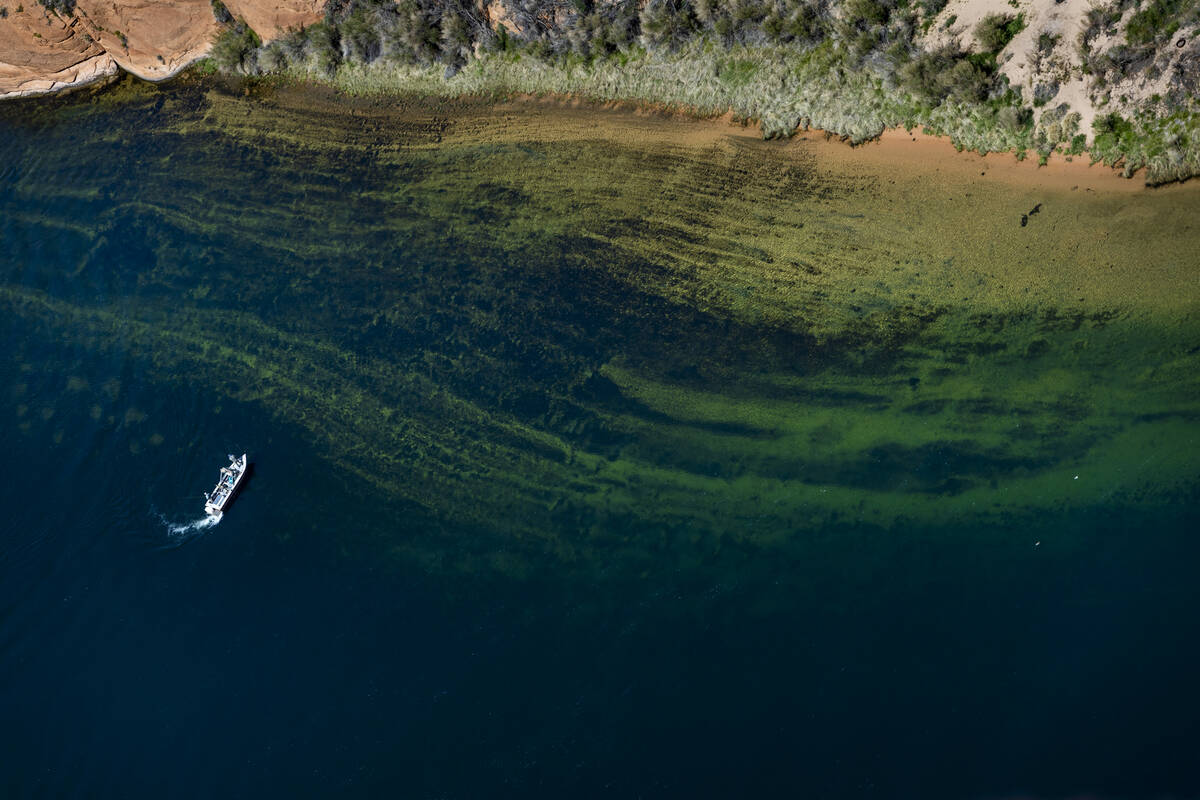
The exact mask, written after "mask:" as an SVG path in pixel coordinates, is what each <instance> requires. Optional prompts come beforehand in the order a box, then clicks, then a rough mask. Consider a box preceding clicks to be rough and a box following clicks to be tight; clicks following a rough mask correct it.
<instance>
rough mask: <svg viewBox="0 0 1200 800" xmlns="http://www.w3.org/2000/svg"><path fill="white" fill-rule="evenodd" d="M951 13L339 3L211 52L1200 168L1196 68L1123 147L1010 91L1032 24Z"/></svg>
mask: <svg viewBox="0 0 1200 800" xmlns="http://www.w3.org/2000/svg"><path fill="white" fill-rule="evenodd" d="M1119 2H1127V0H1119ZM1185 5H1188V4H1187V3H1184V2H1183V0H1178V2H1176V0H1170V2H1168V1H1167V0H1161V2H1159V3H1158V4H1157V5H1154V6H1147V7H1146V9H1143V10H1142V11H1139V12H1138V14H1150V15H1159V16H1161V15H1163V14H1167V15H1170V14H1176V15H1177V16H1180V18H1181V19H1185V20H1186V19H1191V16H1194V9H1193V8H1192V7H1191V6H1188V8H1183V6H1185ZM1193 5H1194V4H1193ZM1160 6H1161V9H1159V7H1160ZM1177 6H1178V8H1177ZM943 7H944V3H938V2H932V3H923V4H909V3H908V2H905V1H904V0H845V2H836V0H835V1H832V2H831V0H726V1H724V2H718V0H648V2H645V3H640V2H637V0H617V1H616V2H596V0H514V2H509V3H505V4H500V3H490V4H485V3H482V2H476V1H475V0H331V2H330V3H329V4H328V6H327V8H326V13H325V19H324V20H323V21H322V22H320V23H318V24H315V25H312V26H309V27H307V28H304V29H300V30H292V31H290V32H289V33H288V34H287V35H285V36H283V37H281V38H279V39H276V40H275V41H272V42H270V43H268V44H266V45H263V44H261V43H259V42H258V41H257V40H256V38H255V37H254V36H253V34H252V32H248V31H247V30H246V29H245V26H244V24H243V23H241V22H240V21H233V20H230V21H229V22H228V26H227V29H226V31H225V32H224V33H223V34H222V35H221V37H220V39H219V40H218V44H217V47H216V48H215V49H214V53H213V59H214V61H215V62H216V64H217V66H218V67H220V68H221V69H223V70H225V71H228V72H234V73H237V74H243V75H251V76H254V75H263V74H289V75H299V76H308V77H318V78H320V79H322V80H330V81H332V82H333V83H334V84H335V85H338V86H340V87H341V88H343V89H347V90H351V91H366V92H373V91H390V92H396V91H399V92H404V91H416V92H420V93H424V94H432V95H442V96H455V95H463V94H477V93H486V94H506V93H513V92H528V93H547V92H562V93H572V94H578V95H582V96H587V97H592V98H595V99H601V100H612V99H620V100H634V101H645V102H654V103H666V104H675V105H680V106H684V107H689V108H694V109H696V110H699V111H701V112H705V113H710V112H716V113H720V112H724V111H733V112H734V113H735V114H737V115H739V116H742V117H744V118H752V119H756V120H758V121H760V122H761V124H762V126H763V133H764V135H765V136H767V137H776V136H789V135H791V134H792V133H793V132H794V131H795V130H797V129H798V128H804V127H817V128H822V129H825V130H828V131H831V132H833V133H835V134H838V135H842V136H845V137H847V138H848V139H849V140H850V141H852V142H861V141H865V140H868V139H871V138H873V137H875V136H877V135H879V134H880V133H881V132H882V131H883V130H884V129H885V128H888V127H899V126H903V127H907V128H912V127H914V126H925V127H926V128H928V129H930V130H931V131H932V132H935V133H940V134H946V135H949V136H951V137H953V138H954V140H955V142H956V143H957V144H958V145H959V146H961V147H965V148H969V149H973V150H979V151H981V152H988V151H1013V152H1016V153H1018V154H1021V155H1023V154H1025V153H1026V152H1029V151H1032V152H1035V153H1037V154H1038V155H1039V156H1040V157H1041V158H1043V159H1044V158H1045V157H1047V156H1048V155H1050V154H1051V153H1054V152H1061V153H1066V154H1071V155H1078V154H1081V153H1082V152H1083V151H1084V148H1086V147H1087V146H1088V145H1089V144H1090V143H1091V141H1092V139H1093V138H1095V139H1096V140H1097V141H1098V142H1099V143H1098V144H1097V145H1095V146H1092V147H1091V157H1092V158H1093V160H1103V161H1104V162H1105V163H1109V164H1119V165H1121V166H1123V167H1124V168H1125V171H1126V174H1132V173H1133V172H1135V171H1136V170H1138V169H1140V168H1143V167H1145V168H1146V169H1147V180H1148V181H1150V182H1161V181H1165V180H1174V179H1179V178H1184V177H1187V176H1189V175H1192V174H1196V173H1198V172H1200V123H1198V119H1200V116H1198V115H1197V113H1196V109H1195V108H1193V106H1194V101H1193V96H1194V95H1195V94H1196V90H1197V88H1198V87H1200V73H1198V74H1196V75H1192V74H1191V72H1188V71H1187V70H1186V69H1185V68H1183V67H1180V68H1179V69H1177V70H1176V71H1175V72H1173V73H1172V76H1173V81H1174V84H1172V85H1173V86H1174V85H1175V84H1179V86H1177V87H1175V90H1174V92H1175V93H1174V94H1168V95H1166V96H1165V99H1163V101H1162V102H1160V103H1159V104H1158V105H1157V106H1156V107H1155V108H1147V109H1146V110H1145V112H1144V113H1136V114H1127V116H1129V117H1130V118H1129V119H1128V124H1129V126H1130V127H1129V130H1128V132H1127V133H1126V135H1123V136H1118V137H1116V138H1113V137H1109V136H1108V133H1109V128H1111V125H1109V124H1108V123H1107V122H1105V123H1104V125H1105V126H1107V127H1106V128H1105V129H1104V130H1100V129H1097V130H1095V131H1093V130H1088V129H1087V128H1086V127H1084V126H1083V125H1082V123H1081V119H1080V115H1079V114H1078V113H1074V112H1073V111H1071V110H1070V109H1069V108H1068V107H1066V106H1063V105H1061V104H1060V105H1057V106H1055V105H1053V104H1052V103H1050V101H1051V99H1052V98H1053V96H1054V95H1055V94H1056V92H1057V88H1058V87H1057V84H1054V83H1049V84H1046V85H1041V86H1039V87H1037V89H1038V90H1039V91H1041V92H1042V93H1041V94H1039V91H1034V92H1030V93H1028V94H1029V95H1030V96H1023V95H1022V92H1021V91H1020V89H1019V88H1016V87H1012V86H1010V85H1009V81H1008V78H1007V77H1006V76H1005V75H1004V73H1003V71H1002V70H1001V69H1000V63H1001V58H1000V55H1001V53H1002V51H1004V49H1005V48H1006V47H1007V46H1008V45H1009V44H1010V42H1012V41H1013V39H1014V37H1016V36H1017V35H1018V34H1019V33H1020V32H1021V31H1022V29H1023V28H1024V27H1025V26H1026V20H1025V16H1024V14H998V15H991V16H988V17H986V18H985V19H984V20H983V21H982V22H980V23H979V24H978V25H977V26H976V29H975V37H976V39H977V40H978V41H979V48H980V49H979V52H972V50H971V49H970V48H969V47H967V46H965V45H964V44H963V43H962V42H960V41H959V40H958V39H954V38H951V39H950V40H949V41H948V42H947V41H942V43H941V44H933V43H932V41H933V40H930V41H926V40H925V39H924V38H923V33H924V32H927V31H928V30H929V28H930V25H931V23H932V21H933V18H934V17H935V16H936V15H937V14H938V13H939V12H940V11H941V10H942V8H943ZM1154 9H1159V10H1158V11H1154ZM1114 13H1115V14H1116V15H1117V18H1119V16H1120V9H1119V7H1118V8H1117V11H1115V12H1114V11H1111V10H1104V9H1097V10H1093V12H1091V14H1092V16H1091V17H1089V20H1091V25H1090V27H1089V29H1088V30H1087V31H1085V33H1084V36H1083V37H1082V39H1081V43H1080V47H1081V52H1083V51H1088V49H1089V48H1090V47H1091V46H1092V44H1093V43H1094V41H1095V40H1096V37H1097V36H1098V35H1099V34H1100V33H1101V32H1102V31H1105V30H1109V29H1111V28H1112V27H1113V26H1114V25H1115V24H1116V18H1114V17H1113V14H1114ZM1189 15H1191V16H1189ZM1138 18H1139V17H1138V15H1134V19H1138ZM1155 19H1158V17H1157V16H1156V17H1155ZM949 22H950V21H947V23H949ZM1156 24H1157V23H1156ZM1176 28H1178V26H1176ZM1139 30H1140V28H1138V27H1136V26H1135V27H1133V28H1132V29H1131V30H1130V32H1129V36H1130V37H1131V38H1130V41H1131V42H1132V41H1135V40H1137V41H1141V38H1140V37H1141V34H1139V33H1138V31H1139ZM1158 38H1159V39H1161V38H1162V37H1161V36H1160V37H1158ZM1156 41H1157V40H1156ZM1057 45H1058V37H1055V36H1053V35H1050V34H1043V36H1042V37H1040V38H1039V39H1038V41H1037V44H1036V47H1035V52H1034V53H1032V54H1031V56H1033V57H1036V58H1039V59H1041V58H1046V57H1047V56H1048V54H1049V52H1050V51H1052V50H1053V49H1054V47H1055V46H1057ZM1063 46H1064V47H1065V46H1066V45H1063ZM1141 46H1142V48H1143V50H1145V49H1146V48H1152V47H1153V43H1150V44H1145V43H1143V44H1142V45H1141ZM1122 47H1124V46H1122ZM1126 50H1128V48H1126ZM1122 52H1124V51H1122V50H1121V48H1120V47H1118V48H1115V49H1112V48H1110V49H1108V50H1105V51H1104V53H1103V54H1099V53H1097V54H1093V55H1092V56H1090V57H1088V56H1086V55H1085V68H1088V69H1091V70H1092V71H1093V73H1094V74H1095V75H1096V76H1097V80H1098V81H1103V80H1105V77H1104V76H1105V75H1106V74H1108V72H1110V71H1111V70H1112V69H1114V68H1115V67H1114V66H1113V64H1114V63H1116V62H1120V60H1121V59H1122V58H1125V56H1123V55H1122ZM1006 55H1010V56H1011V53H1009V54H1006ZM1105 59H1107V61H1105ZM1114 59H1115V61H1114ZM1125 66H1126V67H1128V65H1125ZM1193 72H1195V71H1194V70H1193ZM1110 77H1111V76H1110ZM1193 84H1194V85H1193ZM1043 107H1044V109H1043ZM1038 109H1043V110H1041V111H1039V110H1038ZM1112 113H1116V112H1114V111H1111V110H1110V111H1106V112H1105V115H1106V118H1107V115H1110V114H1112Z"/></svg>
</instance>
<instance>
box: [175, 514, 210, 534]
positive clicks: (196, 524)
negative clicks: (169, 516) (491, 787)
mask: <svg viewBox="0 0 1200 800" xmlns="http://www.w3.org/2000/svg"><path fill="white" fill-rule="evenodd" d="M220 521H221V515H220V514H217V515H216V516H209V515H207V514H206V515H205V516H203V517H201V518H200V519H194V520H192V521H191V522H182V523H175V522H167V520H166V519H165V518H164V519H163V524H165V525H166V526H167V533H169V534H171V535H172V536H182V535H184V534H187V533H194V532H196V531H202V530H204V529H205V528H211V527H213V526H214V525H216V524H218V523H219V522H220Z"/></svg>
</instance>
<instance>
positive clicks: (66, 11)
mask: <svg viewBox="0 0 1200 800" xmlns="http://www.w3.org/2000/svg"><path fill="white" fill-rule="evenodd" d="M38 2H39V3H41V4H42V7H43V8H45V9H46V10H47V11H53V12H55V13H56V14H63V15H67V16H70V15H71V14H74V13H75V0H38ZM17 10H18V11H22V10H23V9H22V8H18V9H17ZM5 16H8V15H7V14H5Z"/></svg>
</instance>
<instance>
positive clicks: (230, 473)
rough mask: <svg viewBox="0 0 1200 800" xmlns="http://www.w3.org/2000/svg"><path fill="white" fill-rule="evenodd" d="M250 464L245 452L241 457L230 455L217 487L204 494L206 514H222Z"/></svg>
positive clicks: (211, 515)
mask: <svg viewBox="0 0 1200 800" xmlns="http://www.w3.org/2000/svg"><path fill="white" fill-rule="evenodd" d="M248 466H250V462H249V461H248V460H247V459H246V454H245V453H242V457H241V458H238V457H237V456H232V455H231V456H230V457H229V466H228V467H221V478H220V480H218V481H217V486H216V488H215V489H213V490H212V491H211V492H209V493H208V494H206V495H204V511H205V513H206V514H208V515H209V516H210V517H219V516H221V514H222V513H223V512H224V510H225V506H227V505H229V501H230V500H232V499H233V496H234V495H235V494H236V493H237V490H238V489H239V488H240V487H241V485H242V480H243V479H244V478H245V477H246V468H247V467H248Z"/></svg>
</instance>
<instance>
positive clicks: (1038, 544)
mask: <svg viewBox="0 0 1200 800" xmlns="http://www.w3.org/2000/svg"><path fill="white" fill-rule="evenodd" d="M1033 546H1034V547H1041V546H1042V541H1041V539H1039V540H1037V541H1036V542H1034V543H1033Z"/></svg>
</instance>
